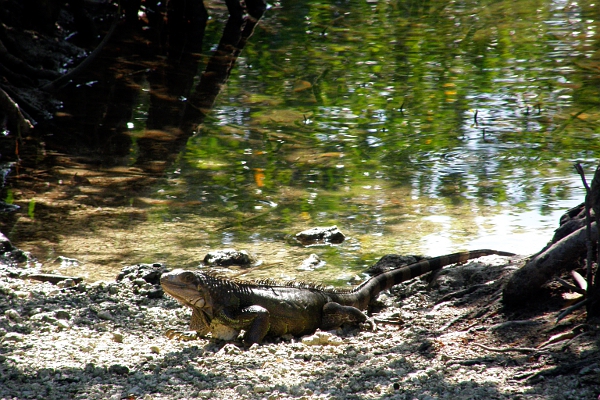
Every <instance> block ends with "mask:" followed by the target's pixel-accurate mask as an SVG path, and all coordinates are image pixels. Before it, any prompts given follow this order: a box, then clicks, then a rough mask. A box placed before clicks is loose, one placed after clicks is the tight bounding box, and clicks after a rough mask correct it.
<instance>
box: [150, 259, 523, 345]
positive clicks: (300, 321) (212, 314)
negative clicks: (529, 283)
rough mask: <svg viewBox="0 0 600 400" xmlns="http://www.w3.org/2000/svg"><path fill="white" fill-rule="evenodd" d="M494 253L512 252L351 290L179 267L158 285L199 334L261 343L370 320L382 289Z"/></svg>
mask: <svg viewBox="0 0 600 400" xmlns="http://www.w3.org/2000/svg"><path fill="white" fill-rule="evenodd" d="M491 254H497V255H501V256H513V255H514V254H512V253H507V252H503V251H496V250H475V251H468V252H462V253H454V254H449V255H446V256H441V257H435V258H431V259H429V260H423V261H420V262H417V263H414V264H411V265H407V266H404V267H400V268H398V269H394V270H391V271H389V272H384V273H382V274H380V275H377V276H374V277H372V278H370V279H369V280H367V281H365V282H364V283H362V284H361V285H359V286H356V287H355V288H353V289H329V288H323V287H321V286H318V285H312V284H307V283H298V282H289V283H277V282H273V281H271V280H264V281H239V280H235V279H227V278H224V277H222V276H218V275H216V274H214V273H212V272H204V271H186V270H181V269H178V270H174V271H172V272H168V273H164V274H163V275H162V276H161V278H160V283H161V285H162V288H163V289H164V291H165V292H166V293H168V294H169V295H171V296H173V297H174V298H175V299H176V300H178V301H179V302H180V303H182V304H183V305H186V306H188V307H190V308H191V309H192V318H191V322H190V329H191V330H193V331H197V333H198V335H200V336H204V335H206V334H207V333H209V332H210V333H211V334H212V337H213V338H217V339H222V340H233V339H235V338H237V336H238V335H239V333H240V331H241V330H244V331H245V334H244V336H243V340H244V342H245V343H260V342H261V341H262V340H263V338H264V337H265V336H271V337H273V336H282V335H285V334H291V335H294V336H302V335H306V334H310V333H313V332H314V331H316V330H317V329H322V330H331V329H335V328H338V327H340V326H341V325H343V324H345V323H350V324H357V323H361V322H365V321H367V320H368V318H367V316H366V315H365V314H364V313H363V312H362V311H361V310H364V309H366V308H367V306H368V305H369V303H370V302H371V300H373V299H374V298H375V297H376V296H377V295H378V294H379V293H380V292H381V291H383V290H386V289H389V288H391V287H392V286H395V285H397V284H399V283H401V282H404V281H407V280H409V279H412V278H414V277H417V276H419V275H423V274H425V273H427V272H431V271H435V270H438V269H441V268H442V267H444V266H446V265H450V264H455V263H461V262H465V261H467V260H470V259H473V258H478V257H482V256H487V255H491Z"/></svg>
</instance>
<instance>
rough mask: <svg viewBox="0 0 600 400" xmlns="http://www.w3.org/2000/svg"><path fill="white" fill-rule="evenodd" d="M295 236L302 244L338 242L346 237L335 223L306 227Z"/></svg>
mask: <svg viewBox="0 0 600 400" xmlns="http://www.w3.org/2000/svg"><path fill="white" fill-rule="evenodd" d="M295 237H296V240H297V241H299V242H300V243H302V245H303V246H316V245H329V244H340V243H342V242H343V241H344V240H345V239H346V236H345V235H344V234H343V233H342V232H341V231H340V230H339V229H338V227H337V226H336V225H333V226H326V227H316V228H311V229H307V230H305V231H302V232H300V233H297V234H296V236H295Z"/></svg>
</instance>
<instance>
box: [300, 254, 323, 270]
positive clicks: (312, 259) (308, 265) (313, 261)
mask: <svg viewBox="0 0 600 400" xmlns="http://www.w3.org/2000/svg"><path fill="white" fill-rule="evenodd" d="M324 265H325V261H323V260H321V259H320V258H319V256H318V255H316V254H311V255H310V256H308V257H307V258H306V259H305V260H304V261H302V262H301V263H300V265H299V266H298V268H296V269H297V270H300V271H313V270H315V269H317V268H320V267H322V266H324Z"/></svg>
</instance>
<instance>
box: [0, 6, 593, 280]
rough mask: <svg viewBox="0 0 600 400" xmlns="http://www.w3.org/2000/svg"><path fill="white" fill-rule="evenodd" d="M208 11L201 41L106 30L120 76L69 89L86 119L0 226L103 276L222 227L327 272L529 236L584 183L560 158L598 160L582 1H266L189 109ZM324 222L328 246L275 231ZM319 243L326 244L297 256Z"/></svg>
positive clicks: (63, 268)
mask: <svg viewBox="0 0 600 400" xmlns="http://www.w3.org/2000/svg"><path fill="white" fill-rule="evenodd" d="M222 11H223V10H222V9H221V8H217V9H214V8H212V9H211V10H210V12H211V14H212V15H213V19H211V20H210V21H209V24H208V27H207V32H206V35H205V40H204V46H203V56H202V57H200V58H198V57H193V58H191V59H189V60H188V59H184V60H182V62H181V64H180V65H177V66H176V68H174V67H172V66H169V65H165V64H164V58H157V57H155V56H153V55H152V54H150V55H148V54H143V53H142V52H141V51H140V52H137V53H136V52H132V54H137V55H136V56H132V58H131V59H129V60H126V61H127V62H123V61H122V60H121V61H116V60H115V58H114V57H113V58H111V57H110V56H111V54H112V55H113V56H114V54H117V55H118V56H121V55H122V54H121V53H118V51H116V50H115V51H114V52H113V53H111V52H110V51H109V52H108V53H107V56H106V58H105V60H104V64H103V65H104V67H105V68H108V67H110V68H111V69H112V70H113V71H116V72H115V74H114V76H117V75H118V77H116V78H115V77H113V78H112V79H113V80H114V82H116V83H114V86H112V88H113V89H112V91H109V90H106V89H104V90H101V89H97V90H95V88H98V86H100V84H98V83H93V82H102V80H101V79H100V80H98V81H96V80H94V76H90V77H88V78H89V80H88V82H92V83H90V85H80V87H78V88H72V90H71V91H70V92H68V94H69V96H70V97H69V98H67V99H65V104H66V106H65V111H66V112H67V113H70V114H71V115H73V116H74V117H73V118H71V119H70V120H69V121H64V118H63V119H59V120H58V121H56V123H57V126H59V128H58V129H59V130H58V131H57V130H56V129H57V128H53V130H52V134H53V135H55V136H60V135H61V132H60V129H64V130H65V131H64V132H62V133H63V134H64V133H65V132H70V133H71V134H73V132H75V135H76V137H77V135H79V136H80V137H81V140H77V141H74V142H73V141H71V139H69V140H66V141H61V140H56V141H55V142H54V143H52V140H50V139H49V140H48V141H49V142H50V144H49V145H48V147H49V148H50V150H49V151H48V152H47V155H46V159H45V163H46V164H45V165H44V166H43V168H41V167H40V166H39V165H38V166H31V167H30V168H31V169H32V172H31V174H32V175H34V174H35V173H38V175H36V176H37V179H39V182H38V181H35V182H37V183H32V181H30V180H27V179H24V178H17V177H16V176H13V178H12V179H13V180H12V186H11V189H10V190H9V191H8V194H7V197H10V199H12V200H11V201H12V202H14V203H15V204H18V205H21V211H20V212H19V214H18V215H16V216H13V217H11V218H10V219H6V221H4V222H3V225H4V227H3V229H2V231H3V232H5V233H6V234H7V235H8V236H9V237H10V238H11V239H12V240H13V241H14V243H15V244H16V245H17V246H19V247H21V248H23V249H25V250H31V251H32V252H33V253H34V254H36V255H37V256H38V257H39V258H40V260H41V261H43V263H44V265H45V268H46V269H48V270H56V271H58V272H60V273H73V274H79V275H83V276H85V277H86V278H87V279H90V280H94V279H111V278H113V277H114V275H116V272H117V271H118V270H119V269H120V268H121V267H122V266H123V265H129V264H133V263H137V262H156V261H158V262H165V263H167V264H168V265H170V266H172V267H188V268H193V267H195V266H196V265H198V263H199V261H201V260H202V259H203V258H204V255H205V254H206V252H208V251H209V250H211V249H215V248H222V247H235V248H238V249H247V250H249V251H250V252H252V253H254V254H256V255H257V256H258V257H259V258H260V259H262V260H263V261H264V263H263V264H262V266H261V267H260V268H258V269H257V270H255V271H252V272H251V273H250V274H249V275H248V276H261V277H264V276H268V277H275V278H285V279H288V278H304V279H309V280H315V281H320V282H325V283H331V284H336V285H340V284H345V283H346V282H349V281H350V282H355V281H356V279H358V278H360V276H361V275H360V273H361V271H363V270H364V269H365V267H367V266H369V265H371V264H372V263H374V262H375V261H376V260H377V259H378V258H380V257H381V256H383V255H384V254H388V253H401V254H425V255H430V256H436V255H440V254H444V253H449V252H454V251H459V250H463V249H475V248H493V249H498V250H506V251H513V252H516V253H520V254H531V253H534V252H536V251H538V250H539V249H540V248H541V247H543V245H544V244H545V243H546V242H547V241H549V240H550V239H551V237H552V233H553V230H554V229H555V228H556V227H557V223H558V219H559V217H560V215H562V214H563V213H564V212H565V211H566V210H567V209H568V208H570V207H573V206H575V205H577V204H579V203H580V202H581V201H582V200H583V191H582V189H581V183H580V180H579V177H578V176H577V175H576V173H575V171H574V169H573V168H572V164H573V163H574V162H581V163H582V164H583V165H584V167H585V168H586V169H587V170H588V171H589V179H591V175H592V172H593V169H594V168H595V166H596V165H597V163H598V154H599V145H598V135H599V133H600V126H599V124H598V116H599V108H598V101H597V99H598V95H599V94H600V93H598V92H599V91H600V90H599V89H598V88H599V87H600V73H598V67H599V66H600V62H599V61H598V54H599V51H600V41H599V40H598V39H599V36H598V35H599V34H600V33H599V32H598V26H599V22H598V21H599V11H598V7H596V6H595V5H594V4H593V2H590V1H587V2H578V3H575V2H568V3H567V2H551V1H534V2H532V1H517V2H508V1H501V2H497V1H496V2H491V1H484V2H481V1H479V2H467V3H464V2H462V3H460V2H442V1H430V2H425V3H423V2H415V3H411V2H408V3H406V2H402V3H397V2H363V1H347V2H337V3H334V4H331V3H330V2H329V3H327V4H325V3H320V2H318V1H305V2H303V3H302V4H301V5H300V4H297V3H296V2H287V1H282V2H277V3H273V5H272V7H271V9H269V10H268V11H267V14H266V16H265V18H264V19H263V20H262V21H261V22H260V24H259V25H258V26H257V28H256V30H255V33H254V35H253V36H252V37H251V38H250V39H249V41H248V43H247V44H246V46H245V48H244V49H243V50H242V52H241V54H240V57H239V58H238V59H237V60H236V66H235V68H234V69H233V70H232V71H231V73H230V75H229V79H228V82H227V84H226V85H225V86H223V87H220V92H219V93H218V96H217V97H216V99H212V98H211V99H209V100H211V101H212V100H214V104H213V103H211V102H210V101H205V102H204V103H206V104H208V105H206V104H205V105H203V107H208V108H212V109H211V110H210V113H209V114H208V116H206V117H204V116H203V115H201V114H194V113H191V114H186V113H184V112H183V111H182V110H183V109H184V107H185V106H186V104H196V103H194V102H195V101H198V98H199V97H202V96H205V97H206V95H205V94H203V93H204V92H201V91H199V89H196V90H195V91H194V90H192V89H191V88H193V87H196V86H195V85H197V84H198V82H199V80H198V78H197V77H196V78H194V75H196V72H197V71H203V70H204V68H205V66H206V63H207V60H208V58H209V57H210V55H211V54H212V52H211V50H214V49H215V48H216V46H215V44H216V43H217V42H218V41H219V37H220V34H221V31H222V29H223V25H222V23H221V21H222V20H223V17H222V15H221V14H220V13H221V12H222ZM150 53H151V52H150ZM123 54H125V53H123ZM139 54H142V55H139ZM101 68H102V67H98V70H99V69H101ZM96 73H98V72H96ZM117 89H118V90H117ZM115 93H116V94H115ZM194 93H195V95H194ZM198 93H200V94H202V96H200V95H199V94H198ZM111 96H112V97H111ZM194 96H196V97H194ZM205 97H203V98H205ZM209 97H210V96H209ZM204 103H203V104H204ZM92 105H93V106H92ZM198 108H202V107H198ZM187 109H188V111H189V110H190V107H189V106H188V108H187ZM61 124H62V125H61ZM198 124H200V125H199V126H198ZM46 129H50V128H46ZM192 133H193V135H192ZM107 137H110V140H107V139H106V138H107ZM75 144H76V145H75ZM98 154H100V155H98ZM36 168H37V169H36ZM40 169H42V171H41V172H39V170H40ZM36 171H38V172H36ZM31 204H34V207H33V210H32V209H31ZM334 224H335V225H337V226H338V227H339V228H340V229H341V230H342V231H343V232H344V233H345V234H346V235H347V236H348V239H347V240H346V242H345V243H343V244H342V245H340V246H335V247H327V248H309V249H306V248H302V247H300V246H299V245H296V244H294V243H293V241H292V240H290V238H289V236H290V235H293V234H295V233H296V232H299V231H301V230H303V229H307V228H310V227H314V226H328V225H334ZM311 253H316V254H318V255H319V256H320V257H321V258H322V259H323V260H324V261H326V264H325V266H324V267H323V268H320V269H317V270H316V271H313V272H305V271H298V270H297V269H296V266H297V265H298V264H299V263H300V261H302V260H303V259H304V258H306V257H308V255H309V254H311ZM58 256H66V257H69V258H75V259H77V260H79V264H77V265H75V264H73V263H71V264H69V265H62V264H60V263H57V262H53V261H54V260H56V259H57V257H58ZM357 276H358V278H356V277H357ZM355 278H356V279H355Z"/></svg>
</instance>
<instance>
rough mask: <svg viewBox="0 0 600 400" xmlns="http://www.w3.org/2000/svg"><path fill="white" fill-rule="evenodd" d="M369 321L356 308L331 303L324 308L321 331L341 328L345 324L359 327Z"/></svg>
mask: <svg viewBox="0 0 600 400" xmlns="http://www.w3.org/2000/svg"><path fill="white" fill-rule="evenodd" d="M368 319H369V318H368V317H367V316H366V315H365V314H364V313H363V312H362V311H360V310H359V309H358V308H356V307H352V306H343V305H341V304H339V303H334V302H330V303H327V304H325V305H324V306H323V319H322V320H321V329H322V330H324V331H328V330H331V329H335V328H339V327H340V326H342V325H343V324H352V325H357V324H359V323H361V322H365V321H367V320H368Z"/></svg>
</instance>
